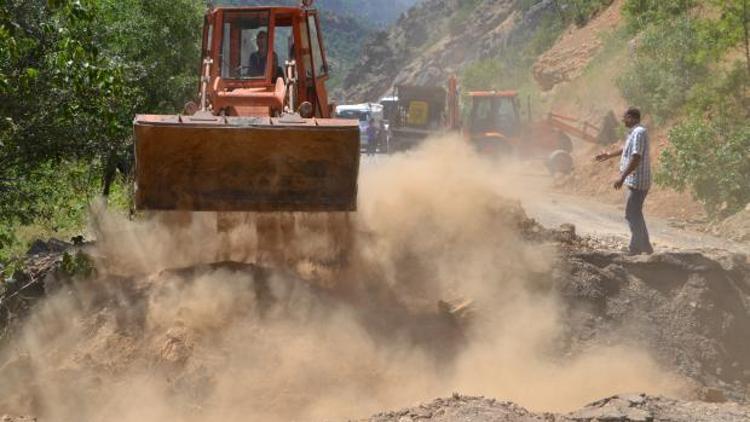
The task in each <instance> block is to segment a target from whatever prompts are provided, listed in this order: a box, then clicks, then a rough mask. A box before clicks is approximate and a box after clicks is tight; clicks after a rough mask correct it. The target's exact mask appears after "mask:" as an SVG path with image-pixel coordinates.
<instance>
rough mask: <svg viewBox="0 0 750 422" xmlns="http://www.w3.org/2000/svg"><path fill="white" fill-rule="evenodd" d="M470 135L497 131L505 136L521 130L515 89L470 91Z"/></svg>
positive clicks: (514, 134) (515, 133)
mask: <svg viewBox="0 0 750 422" xmlns="http://www.w3.org/2000/svg"><path fill="white" fill-rule="evenodd" d="M469 97H470V98H471V111H470V115H469V127H468V129H469V131H470V134H471V135H481V134H487V133H497V134H501V135H503V136H505V137H512V136H517V135H519V133H520V132H521V116H520V113H519V102H518V94H517V93H516V92H515V91H502V92H499V91H489V92H470V93H469Z"/></svg>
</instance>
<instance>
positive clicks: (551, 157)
mask: <svg viewBox="0 0 750 422" xmlns="http://www.w3.org/2000/svg"><path fill="white" fill-rule="evenodd" d="M468 97H469V99H470V103H469V113H468V121H467V122H466V124H465V125H464V127H463V131H464V136H465V137H466V138H467V140H469V142H471V143H472V144H474V146H475V147H476V148H477V149H478V150H479V151H480V152H483V153H487V154H498V155H508V154H513V155H514V156H515V157H518V158H521V159H533V158H546V163H547V167H548V169H549V170H550V172H552V173H569V172H571V171H572V170H573V159H572V157H571V155H570V153H571V152H572V150H573V143H572V141H571V138H570V136H571V135H572V136H574V137H576V138H578V139H581V140H583V141H586V142H591V143H596V142H600V139H599V138H600V132H601V131H600V129H599V128H598V127H596V126H594V125H593V124H591V123H588V122H581V121H579V120H577V119H574V118H572V117H568V116H563V115H560V114H555V113H549V114H548V115H547V118H546V119H543V120H537V121H532V120H531V112H530V111H529V112H528V115H529V120H528V121H526V122H523V121H522V119H521V105H520V100H519V98H518V92H517V91H476V92H469V93H468ZM456 98H457V96H456ZM454 113H457V112H454ZM454 119H457V117H455V118H454ZM579 125H580V128H579V127H578V126H579Z"/></svg>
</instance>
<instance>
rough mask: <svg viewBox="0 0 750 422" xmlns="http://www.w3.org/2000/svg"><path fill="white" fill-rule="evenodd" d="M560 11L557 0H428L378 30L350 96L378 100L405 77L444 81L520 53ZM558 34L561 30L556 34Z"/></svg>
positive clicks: (354, 74) (351, 77)
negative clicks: (483, 62) (533, 0)
mask: <svg viewBox="0 0 750 422" xmlns="http://www.w3.org/2000/svg"><path fill="white" fill-rule="evenodd" d="M553 13H556V10H555V7H554V2H552V1H542V2H539V3H537V4H534V5H532V6H524V2H518V1H511V0H475V1H466V2H457V1H452V0H428V1H425V2H423V3H420V4H418V5H417V6H416V7H414V8H412V9H411V10H409V12H407V13H406V14H405V15H404V16H402V17H401V18H400V19H399V20H398V21H397V22H396V23H395V24H394V26H393V27H391V28H390V29H389V30H388V31H382V32H378V33H376V34H374V35H372V36H371V37H370V38H369V39H368V40H367V41H366V43H365V46H364V48H363V52H362V55H361V58H360V60H359V62H358V63H357V64H356V65H355V66H354V68H353V69H352V71H351V72H350V73H349V74H348V75H347V76H346V80H345V82H344V89H345V97H346V98H347V99H348V100H350V101H360V100H365V99H368V100H372V99H376V98H377V97H378V96H380V95H382V94H384V93H385V92H386V91H387V90H388V89H389V88H390V87H392V86H393V85H395V84H399V83H415V84H441V85H442V84H443V83H445V80H446V77H447V76H448V75H449V74H451V73H460V72H461V71H462V70H463V69H465V68H466V67H467V66H468V65H470V64H471V63H474V62H477V61H480V60H485V59H493V58H497V57H501V56H506V55H509V54H513V55H519V54H521V53H522V51H523V50H526V49H528V48H529V47H530V45H531V44H533V43H534V42H535V41H538V39H537V32H539V31H537V29H539V28H541V27H542V26H543V24H544V23H546V22H547V18H548V17H549V16H550V15H552V14H553ZM554 35H556V34H554Z"/></svg>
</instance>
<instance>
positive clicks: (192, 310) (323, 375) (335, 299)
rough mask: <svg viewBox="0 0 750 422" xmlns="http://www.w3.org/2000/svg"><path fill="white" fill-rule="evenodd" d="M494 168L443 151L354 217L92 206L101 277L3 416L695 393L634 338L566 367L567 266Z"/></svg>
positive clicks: (7, 370) (7, 358)
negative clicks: (563, 297)
mask: <svg viewBox="0 0 750 422" xmlns="http://www.w3.org/2000/svg"><path fill="white" fill-rule="evenodd" d="M499 168H500V167H498V166H497V165H496V163H492V162H489V161H486V160H485V159H482V158H479V157H477V156H476V155H475V154H474V152H473V151H472V150H471V149H470V148H469V147H468V146H467V145H466V144H465V143H463V142H462V141H460V140H457V139H450V138H441V139H434V140H431V141H430V142H426V143H425V144H424V146H423V147H421V148H420V149H418V150H415V151H413V152H410V153H408V154H405V155H396V156H393V157H391V158H389V159H388V160H383V161H382V162H379V163H377V164H373V165H368V166H365V167H364V169H363V172H362V175H361V177H360V193H359V198H360V206H359V211H358V212H357V213H356V215H353V216H350V217H346V216H312V217H302V216H293V215H286V216H278V217H272V216H262V215H235V216H232V217H231V218H230V219H228V220H227V221H223V222H222V221H218V222H217V217H216V215H213V214H196V215H192V216H191V215H166V216H165V215H161V216H152V217H149V216H146V217H144V218H143V219H139V220H136V221H129V220H127V219H125V218H123V217H121V216H118V215H114V214H111V213H108V212H107V211H105V210H104V209H103V208H101V207H97V206H94V207H93V211H92V216H91V230H92V232H93V233H95V235H96V238H97V243H96V246H95V247H94V249H93V250H92V251H91V254H92V256H93V257H94V259H95V262H96V265H97V276H96V277H95V278H94V279H92V280H79V281H76V282H74V283H73V286H72V287H71V289H72V290H73V291H74V293H75V294H70V293H69V290H68V289H62V290H61V291H60V293H58V294H54V295H52V296H51V297H50V298H48V299H46V300H45V301H44V302H43V303H42V304H40V305H39V308H38V309H37V310H36V311H35V312H34V313H33V316H32V317H31V319H30V320H29V321H28V322H27V323H26V324H25V326H24V327H23V329H22V332H21V333H20V334H19V335H18V336H16V338H15V340H13V342H12V343H10V344H8V345H7V346H6V347H5V348H4V350H3V351H2V356H0V362H2V363H3V366H2V368H0V376H1V377H0V409H1V411H2V412H8V413H15V414H33V415H36V416H39V417H41V420H50V421H81V420H85V421H89V420H90V421H124V422H131V421H132V422H135V421H145V422H156V421H167V420H184V421H193V420H195V421H198V420H200V421H204V422H205V421H209V422H210V421H217V422H218V421H226V420H268V421H285V420H346V419H348V418H363V417H366V416H368V415H370V414H372V413H374V412H377V411H379V410H382V409H386V408H393V407H401V406H405V405H410V404H413V403H415V402H419V401H424V400H427V399H431V398H433V397H436V396H445V395H450V394H451V393H453V392H461V393H465V394H481V395H488V396H494V397H499V398H502V399H504V400H513V401H516V402H518V403H519V404H521V405H524V406H526V407H528V408H530V409H533V410H548V411H567V410H572V409H574V408H577V407H580V406H581V405H583V404H585V403H587V402H590V401H592V400H594V399H598V398H601V397H604V396H607V395H610V394H615V393H622V392H629V391H639V392H641V391H643V392H648V393H652V394H669V395H673V396H674V395H677V396H679V395H681V394H682V392H683V384H682V382H681V380H680V379H678V378H677V377H676V376H674V375H672V374H670V373H668V372H666V371H664V370H662V369H661V368H659V366H658V365H657V364H656V363H655V362H654V360H652V359H651V358H650V357H649V355H648V353H647V352H646V351H645V350H642V349H639V348H637V347H636V346H635V345H633V344H630V343H629V342H628V339H626V338H622V341H620V342H616V343H613V344H601V345H597V346H592V347H590V348H588V349H586V350H583V351H580V352H577V353H573V354H565V353H561V352H560V351H561V350H562V349H564V348H563V347H561V344H563V343H564V342H565V329H564V326H563V324H562V323H561V321H560V319H561V306H560V305H559V303H558V299H557V298H556V296H555V294H554V293H553V291H554V290H553V289H552V286H551V285H550V283H551V277H550V276H549V273H550V271H552V270H553V266H554V265H557V264H559V262H558V261H557V253H556V251H555V249H554V248H553V247H551V246H550V247H547V246H542V245H538V244H529V243H527V242H526V241H524V240H523V239H522V238H521V237H520V236H519V233H518V230H517V228H516V226H515V222H516V221H515V219H516V217H517V216H516V214H515V212H516V211H513V210H516V209H518V207H517V204H516V203H515V202H514V201H513V200H512V199H511V198H513V197H514V196H516V194H517V193H518V192H520V191H522V190H523V189H524V186H523V184H522V182H521V181H520V179H519V178H518V177H511V176H509V175H504V174H503V172H502V171H501V170H500V169H499ZM506 176H507V177H506ZM219 220H221V219H219ZM217 226H218V227H220V228H221V230H219V231H218V232H217ZM269 268H272V269H271V270H269ZM456 310H458V311H456ZM454 311H455V312H454ZM613 338H617V336H613Z"/></svg>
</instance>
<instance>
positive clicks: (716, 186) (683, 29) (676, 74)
mask: <svg viewBox="0 0 750 422" xmlns="http://www.w3.org/2000/svg"><path fill="white" fill-rule="evenodd" d="M749 3H750V1H748V0H710V1H707V2H702V3H700V2H695V1H692V0H659V1H652V0H628V1H627V2H626V4H625V13H626V16H627V17H628V19H629V25H630V27H631V28H632V29H635V30H642V32H641V34H640V36H639V38H638V39H639V42H638V46H637V48H636V51H635V52H634V55H633V57H632V60H631V66H630V68H629V69H627V70H626V72H625V73H624V74H623V75H622V77H621V78H620V80H619V85H620V88H621V89H622V91H623V94H624V96H625V97H626V99H627V100H628V101H630V102H631V103H632V104H635V105H639V106H641V107H642V108H643V109H644V110H645V111H646V112H648V113H651V114H652V115H653V116H654V117H655V118H656V120H657V122H660V121H664V120H666V119H669V118H674V117H678V116H685V115H687V116H689V118H688V120H685V121H682V122H679V123H678V124H677V125H676V126H675V127H674V128H673V129H672V130H671V131H670V133H669V140H670V145H669V147H668V148H667V149H666V150H665V151H664V152H663V154H662V157H661V163H662V165H661V168H660V169H659V171H658V174H657V182H658V183H660V184H662V185H665V186H670V187H673V188H675V189H678V190H686V189H687V190H690V192H691V193H692V194H693V196H694V197H695V198H696V199H698V200H700V201H701V202H702V203H703V204H704V206H705V208H706V210H707V211H708V212H709V213H710V214H711V215H713V216H716V217H719V216H723V215H725V214H728V213H731V212H733V211H736V210H738V209H740V208H742V207H744V206H745V204H747V203H748V201H750V125H748V121H750V95H749V94H750V40H749V39H748V36H749V35H748V20H750V4H749ZM698 8H703V9H702V10H698ZM704 10H711V11H712V12H714V13H710V14H707V13H700V12H702V11H704ZM716 12H718V13H716ZM743 45H744V47H745V53H746V54H745V57H744V59H740V60H736V61H735V62H734V63H732V62H731V60H728V59H727V53H728V52H731V51H737V50H738V47H740V46H743ZM743 61H744V63H743Z"/></svg>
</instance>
